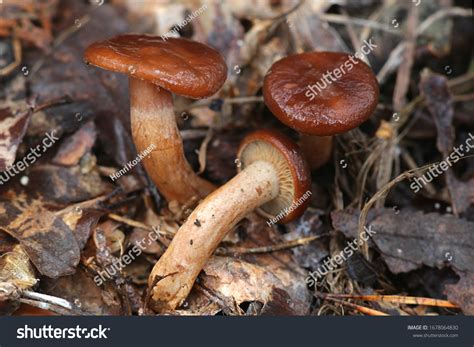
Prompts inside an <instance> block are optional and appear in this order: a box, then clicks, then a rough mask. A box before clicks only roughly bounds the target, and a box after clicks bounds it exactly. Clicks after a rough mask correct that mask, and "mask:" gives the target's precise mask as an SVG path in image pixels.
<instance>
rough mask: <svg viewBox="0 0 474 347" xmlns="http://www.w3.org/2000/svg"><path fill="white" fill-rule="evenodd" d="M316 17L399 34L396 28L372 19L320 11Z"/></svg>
mask: <svg viewBox="0 0 474 347" xmlns="http://www.w3.org/2000/svg"><path fill="white" fill-rule="evenodd" d="M318 17H319V18H320V19H323V20H325V21H326V22H329V23H336V24H349V23H350V24H355V25H359V26H363V27H369V28H372V29H377V30H382V31H386V32H389V33H391V34H394V35H400V32H399V31H398V30H395V29H392V28H390V27H389V26H388V25H385V24H382V23H379V22H375V21H372V20H368V19H363V18H354V17H348V16H343V15H339V14H333V13H321V14H318Z"/></svg>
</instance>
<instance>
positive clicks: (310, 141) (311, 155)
mask: <svg viewBox="0 0 474 347" xmlns="http://www.w3.org/2000/svg"><path fill="white" fill-rule="evenodd" d="M299 144H300V147H301V150H302V151H303V153H304V154H305V157H306V160H307V161H308V164H309V166H310V167H311V169H312V170H315V169H318V168H320V167H321V166H323V165H324V164H326V163H327V162H328V160H329V159H330V158H331V153H332V136H316V135H305V134H301V138H300V143H299Z"/></svg>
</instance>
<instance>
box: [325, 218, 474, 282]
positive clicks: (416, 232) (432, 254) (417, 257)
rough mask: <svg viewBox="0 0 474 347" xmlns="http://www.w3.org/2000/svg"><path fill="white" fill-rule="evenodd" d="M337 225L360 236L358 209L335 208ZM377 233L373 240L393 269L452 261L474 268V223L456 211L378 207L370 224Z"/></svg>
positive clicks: (466, 268)
mask: <svg viewBox="0 0 474 347" xmlns="http://www.w3.org/2000/svg"><path fill="white" fill-rule="evenodd" d="M331 217H332V224H333V226H334V228H335V229H338V230H340V231H342V232H343V233H344V234H346V236H347V237H353V238H355V237H357V224H358V213H354V212H353V211H349V210H346V211H335V212H333V213H332V214H331ZM369 225H370V226H372V230H374V231H375V232H376V233H375V234H374V235H373V237H372V240H373V242H374V243H375V244H376V246H377V248H378V249H379V250H380V252H381V254H382V257H383V258H384V259H385V261H386V263H387V265H388V267H389V268H390V270H391V271H392V272H393V273H400V272H408V271H411V270H414V269H417V268H419V267H421V266H422V265H423V264H425V265H428V266H431V267H437V268H442V267H445V266H448V265H451V266H453V267H454V268H456V269H458V270H461V271H471V272H474V257H473V254H474V252H473V248H474V234H473V233H472V231H473V230H474V223H472V222H468V221H466V220H463V219H460V218H456V217H455V216H453V215H440V214H438V213H428V214H424V213H423V212H413V211H407V210H402V211H399V213H398V214H396V213H395V212H394V211H393V210H392V209H377V210H373V211H372V212H371V213H369V218H368V220H367V226H369Z"/></svg>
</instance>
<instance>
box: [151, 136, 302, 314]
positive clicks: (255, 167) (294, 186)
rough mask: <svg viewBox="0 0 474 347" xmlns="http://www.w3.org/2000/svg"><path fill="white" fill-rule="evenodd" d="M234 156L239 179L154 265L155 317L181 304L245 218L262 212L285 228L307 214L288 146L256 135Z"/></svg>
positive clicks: (202, 207)
mask: <svg viewBox="0 0 474 347" xmlns="http://www.w3.org/2000/svg"><path fill="white" fill-rule="evenodd" d="M237 156H238V159H239V160H240V162H241V165H240V167H239V173H238V174H237V175H236V176H235V177H234V178H232V179H231V180H230V181H229V182H227V183H226V184H225V185H223V186H221V187H220V188H218V189H217V190H215V191H214V192H213V193H211V194H210V195H209V196H208V197H207V198H205V199H204V200H203V201H202V202H201V204H199V206H198V207H197V208H196V209H195V210H194V211H193V212H192V214H191V215H190V216H189V217H188V219H187V221H186V222H185V223H184V224H183V225H182V226H181V228H179V230H178V232H177V233H176V235H175V236H174V238H173V241H172V242H171V244H170V245H169V247H168V249H167V250H166V252H165V253H164V254H163V255H162V256H161V258H160V259H159V261H158V262H157V263H156V264H155V266H154V268H153V270H152V272H151V274H150V277H149V279H148V284H149V286H150V288H151V294H152V296H151V298H152V302H153V308H154V309H155V310H156V311H158V312H162V311H166V310H172V309H175V308H176V307H177V306H178V305H180V304H182V302H183V301H184V300H185V299H186V297H187V296H188V294H189V292H190V291H191V288H192V286H193V283H194V281H195V280H196V278H197V276H198V274H199V272H200V271H201V270H202V268H203V267H204V265H205V263H206V261H207V260H208V259H209V257H210V256H211V255H212V253H213V252H214V250H215V249H216V248H217V246H218V245H219V243H220V242H221V241H222V239H223V238H224V236H225V235H226V234H227V233H228V232H229V231H230V230H231V229H232V228H233V227H234V226H235V225H236V224H237V223H238V222H239V221H240V220H241V219H243V218H244V217H245V216H246V215H247V214H249V213H250V212H252V211H253V210H255V209H260V210H261V211H263V212H264V213H265V214H269V215H271V216H276V219H278V222H280V223H286V222H289V221H291V220H294V219H295V218H297V217H299V216H300V215H301V214H302V213H303V211H304V210H305V209H306V207H307V204H308V202H309V200H308V197H309V195H310V194H311V193H310V192H309V190H310V182H311V178H310V172H309V168H308V166H307V163H306V161H305V160H304V157H303V155H302V154H301V152H300V149H299V147H298V146H297V145H296V144H295V143H294V142H293V141H292V140H290V139H289V138H288V137H286V136H284V135H282V134H280V133H277V132H274V131H268V130H262V131H257V132H254V133H252V134H250V135H248V136H247V137H246V138H245V139H244V140H243V141H242V143H241V145H240V147H239V150H238V154H237ZM197 220H198V221H199V224H197V223H196V221H197Z"/></svg>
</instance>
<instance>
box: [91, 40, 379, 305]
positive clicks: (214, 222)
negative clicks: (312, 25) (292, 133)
mask: <svg viewBox="0 0 474 347" xmlns="http://www.w3.org/2000/svg"><path fill="white" fill-rule="evenodd" d="M84 59H85V61H86V62H87V63H88V64H91V65H95V66H98V67H101V68H103V69H106V70H110V71H114V72H120V73H124V74H127V75H128V76H129V90H130V108H131V110H130V114H131V125H132V135H133V140H134V143H135V145H136V149H137V151H142V150H144V149H146V148H149V146H150V145H151V144H154V145H155V149H154V150H153V151H152V152H151V154H150V156H149V157H148V158H145V159H144V166H145V169H146V171H147V173H148V174H149V175H150V177H151V178H152V180H153V182H154V183H155V184H156V186H157V188H158V190H159V191H160V193H161V194H162V195H163V196H164V198H165V199H166V200H168V201H173V200H176V201H178V202H180V203H187V202H188V201H189V200H190V199H191V198H194V197H197V198H203V199H204V200H203V201H202V202H201V203H200V204H199V205H198V206H197V207H196V209H195V210H194V211H193V212H192V213H191V215H190V216H189V217H188V219H187V220H186V221H185V223H184V224H183V225H182V226H181V227H180V228H179V230H178V231H177V233H176V234H175V236H174V237H173V240H172V241H171V243H170V245H169V247H168V248H167V249H166V251H165V253H164V254H163V255H162V256H161V257H160V259H159V260H158V262H157V263H156V264H155V266H154V267H153V270H152V272H151V274H150V276H149V279H148V285H149V289H150V294H151V299H152V300H151V304H152V305H151V306H152V307H153V308H154V309H155V310H156V311H157V312H163V311H167V310H172V309H175V308H176V307H178V306H179V305H180V304H182V303H183V301H184V300H185V299H186V297H187V296H188V294H189V292H190V291H191V288H192V287H193V284H194V282H195V280H196V278H197V276H198V275H199V273H200V271H201V270H202V268H203V267H204V265H205V264H206V262H207V260H208V259H209V257H210V256H211V255H212V254H213V252H214V251H215V249H216V248H217V246H218V245H219V243H220V242H221V241H222V239H223V238H224V237H225V235H226V234H227V233H228V232H229V231H230V230H232V228H234V227H235V225H236V224H237V223H238V222H239V221H240V220H242V219H243V218H245V217H246V216H247V215H248V214H249V213H251V212H252V211H256V212H258V213H259V214H261V215H263V216H265V217H266V218H269V219H271V220H272V221H278V222H280V223H286V222H289V221H292V220H294V219H296V218H298V217H299V216H300V215H301V214H302V213H303V212H304V210H305V209H306V207H307V205H308V202H309V201H308V200H307V199H302V197H306V196H309V195H310V189H311V179H310V165H308V164H307V161H309V162H310V163H311V167H312V168H317V167H319V166H321V165H323V164H324V163H325V162H326V161H327V160H328V158H329V157H330V154H331V147H332V136H333V135H336V134H340V133H342V132H346V131H348V130H350V129H353V128H355V127H357V126H359V125H360V124H361V123H362V122H364V121H365V120H367V119H368V117H369V116H370V115H371V114H372V112H373V111H374V109H375V106H376V104H377V99H378V95H379V90H378V84H377V80H376V79H375V76H374V74H373V73H372V71H371V70H370V68H369V67H368V66H367V65H366V64H365V63H363V62H362V61H360V60H358V59H354V58H353V57H352V56H349V55H348V54H345V53H336V52H312V53H303V54H297V55H293V56H289V57H286V58H283V59H281V60H280V61H277V62H276V63H275V64H274V65H273V66H272V68H271V70H270V71H269V72H268V73H267V75H266V76H265V79H264V86H263V95H264V101H265V104H266V105H267V106H268V108H269V109H270V110H271V111H272V113H273V114H274V115H275V116H276V117H277V118H278V119H279V120H280V121H281V122H282V123H284V124H285V125H287V126H288V127H290V128H292V129H294V130H296V131H298V132H300V133H301V142H300V145H301V147H302V148H303V150H304V151H305V152H306V153H305V154H303V152H302V151H301V150H300V147H299V146H298V145H297V144H295V143H294V142H293V141H292V140H291V139H290V138H288V137H286V136H285V135H282V134H281V133H279V132H276V131H272V130H260V131H256V132H253V133H251V134H250V135H247V136H246V137H245V138H244V139H243V140H242V142H241V145H240V147H239V150H238V155H237V156H238V160H239V161H240V163H241V165H240V166H239V168H238V173H237V174H236V176H235V177H234V178H232V179H231V180H230V181H228V182H227V183H226V184H224V185H223V186H221V187H219V188H217V189H215V187H214V185H213V184H211V183H210V182H208V181H206V180H205V179H203V178H201V177H199V176H197V175H196V174H195V173H194V171H193V170H192V168H191V166H190V165H189V163H188V162H187V161H186V158H185V155H184V150H183V144H182V140H181V137H180V134H179V130H178V128H177V125H176V120H175V114H174V110H173V95H172V93H174V94H177V95H181V96H185V97H189V98H205V97H209V96H211V95H213V94H214V93H216V92H217V91H218V90H219V89H220V88H221V86H222V84H223V83H224V81H225V79H226V75H227V67H226V64H225V62H224V59H223V58H222V56H221V55H220V54H219V53H218V52H217V51H216V50H214V49H213V48H211V47H209V46H207V45H204V44H201V43H198V42H194V41H190V40H186V39H175V38H168V39H167V40H163V39H161V38H159V37H153V36H147V35H121V36H118V37H115V38H112V39H109V40H106V41H101V42H96V43H94V44H92V45H91V46H90V47H89V48H88V49H87V50H86V52H85V54H84ZM348 59H350V60H351V64H352V67H351V68H350V69H348V71H347V73H344V74H343V75H341V76H339V78H338V79H337V80H334V81H333V83H331V84H327V85H325V86H324V88H321V90H320V93H319V95H318V97H317V98H314V97H313V98H309V97H308V93H307V92H308V88H309V87H310V86H312V85H313V84H314V82H315V81H318V80H320V79H322V78H323V76H324V74H325V73H326V72H327V71H329V70H332V69H334V68H336V67H337V66H346V62H347V60H348ZM313 99H316V100H313ZM276 217H278V218H276Z"/></svg>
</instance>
